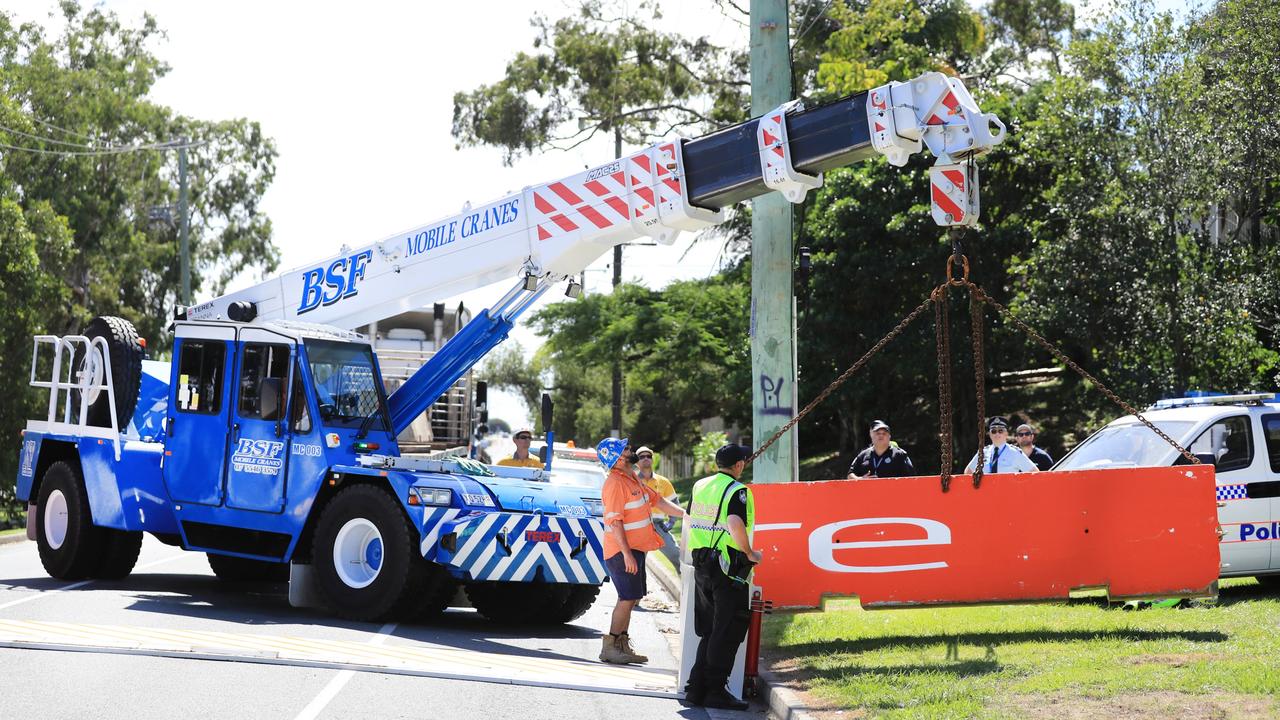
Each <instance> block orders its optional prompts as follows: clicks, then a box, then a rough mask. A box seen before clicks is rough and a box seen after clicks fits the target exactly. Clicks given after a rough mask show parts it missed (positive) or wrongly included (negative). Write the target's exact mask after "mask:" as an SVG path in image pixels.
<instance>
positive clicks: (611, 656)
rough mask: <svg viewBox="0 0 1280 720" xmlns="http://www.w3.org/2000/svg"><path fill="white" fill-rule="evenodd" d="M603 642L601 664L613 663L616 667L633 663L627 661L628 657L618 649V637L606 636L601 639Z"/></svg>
mask: <svg viewBox="0 0 1280 720" xmlns="http://www.w3.org/2000/svg"><path fill="white" fill-rule="evenodd" d="M600 639H601V640H602V641H603V642H602V644H601V646H600V662H607V663H612V664H614V665H626V664H627V663H629V662H631V661H630V660H628V659H627V655H626V654H625V653H623V652H622V649H621V648H619V647H618V636H617V635H609V634H605V636H604V637H602V638H600Z"/></svg>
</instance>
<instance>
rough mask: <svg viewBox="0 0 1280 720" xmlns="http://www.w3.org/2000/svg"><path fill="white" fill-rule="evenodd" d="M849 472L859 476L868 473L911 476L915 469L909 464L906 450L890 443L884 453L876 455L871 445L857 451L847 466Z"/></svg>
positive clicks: (881, 475)
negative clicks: (851, 462)
mask: <svg viewBox="0 0 1280 720" xmlns="http://www.w3.org/2000/svg"><path fill="white" fill-rule="evenodd" d="M849 474H850V475H857V476H859V477H862V476H866V475H868V474H869V475H871V477H879V478H891V477H911V476H912V475H915V474H916V469H915V467H914V466H912V465H911V457H910V456H908V455H907V451H906V450H903V449H902V448H900V447H895V446H893V445H890V446H889V449H888V451H886V452H885V454H883V455H877V454H876V449H875V447H874V446H873V447H869V448H867V449H866V450H863V451H862V452H860V453H858V456H857V457H855V458H854V459H853V464H852V465H850V466H849Z"/></svg>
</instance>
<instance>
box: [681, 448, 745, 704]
mask: <svg viewBox="0 0 1280 720" xmlns="http://www.w3.org/2000/svg"><path fill="white" fill-rule="evenodd" d="M749 457H751V449H750V448H747V447H743V446H742V445H725V446H723V447H721V448H720V449H719V450H717V451H716V467H718V468H719V469H720V472H718V473H716V474H715V475H712V476H711V477H707V478H703V479H701V480H699V481H698V482H697V484H695V485H694V486H693V494H692V497H691V498H690V500H689V512H688V513H687V516H686V518H685V523H686V524H687V525H688V527H689V540H688V543H689V550H690V552H691V554H692V556H693V569H694V590H695V593H694V603H693V628H694V632H696V633H697V634H698V652H697V655H696V656H695V659H694V662H693V670H691V671H690V673H689V684H688V685H686V686H685V700H686V701H687V702H688V703H689V704H691V705H698V706H702V707H711V708H726V709H732V710H744V709H746V707H747V703H745V702H743V701H742V700H739V699H738V698H736V697H734V696H733V695H732V694H730V693H729V690H728V689H727V688H726V687H725V683H727V682H728V680H729V673H730V672H732V670H733V660H734V658H735V657H736V656H737V654H738V646H739V645H741V644H742V640H743V639H744V638H745V637H746V636H747V626H748V625H749V624H750V620H751V609H750V599H749V590H750V587H751V570H752V568H754V567H755V566H756V564H757V563H759V562H760V559H761V554H760V552H759V551H758V550H753V549H751V531H752V529H753V527H754V525H755V516H756V508H755V499H754V498H753V497H752V496H751V489H750V488H748V487H747V486H746V485H744V484H742V483H741V482H739V481H738V478H739V477H741V476H742V471H743V470H745V469H746V466H747V463H746V460H747V458H749Z"/></svg>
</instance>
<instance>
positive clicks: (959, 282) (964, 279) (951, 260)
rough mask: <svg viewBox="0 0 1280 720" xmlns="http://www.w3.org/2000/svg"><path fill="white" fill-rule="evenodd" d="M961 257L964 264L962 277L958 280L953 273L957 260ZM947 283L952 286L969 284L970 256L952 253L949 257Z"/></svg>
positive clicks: (960, 259)
mask: <svg viewBox="0 0 1280 720" xmlns="http://www.w3.org/2000/svg"><path fill="white" fill-rule="evenodd" d="M957 259H959V261H960V263H961V265H962V266H963V267H962V269H961V272H962V273H963V275H962V277H961V278H960V279H959V280H957V279H955V278H954V277H953V276H952V275H953V273H952V269H953V268H954V267H955V264H956V260H957ZM947 284H948V285H950V286H952V287H963V286H965V285H968V284H969V258H968V257H967V256H965V255H951V256H949V257H947Z"/></svg>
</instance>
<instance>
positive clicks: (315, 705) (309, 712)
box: [293, 623, 396, 720]
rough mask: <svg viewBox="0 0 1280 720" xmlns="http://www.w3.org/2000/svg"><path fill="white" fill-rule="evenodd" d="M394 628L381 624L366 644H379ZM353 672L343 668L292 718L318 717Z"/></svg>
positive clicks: (310, 718) (392, 624)
mask: <svg viewBox="0 0 1280 720" xmlns="http://www.w3.org/2000/svg"><path fill="white" fill-rule="evenodd" d="M395 629H396V624H395V623H387V624H386V625H383V626H382V629H380V630H378V634H377V635H374V636H373V639H372V640H370V641H369V642H368V644H369V645H381V644H382V643H383V642H384V641H385V640H386V639H387V637H388V636H389V635H391V633H392V632H394V631H395ZM355 674H356V672H355V671H354V670H343V671H341V672H339V673H338V674H337V675H336V676H335V677H334V678H333V679H332V680H330V681H329V684H328V685H325V686H324V689H323V690H321V691H320V694H319V695H316V696H315V698H313V699H312V700H311V702H310V703H308V704H307V706H306V707H305V708H303V709H302V712H300V713H298V716H297V717H295V718H294V719H293V720H315V718H317V717H320V711H322V710H324V709H325V707H326V706H327V705H328V704H329V703H330V702H331V701H332V700H333V699H334V698H335V697H337V695H338V693H340V692H342V688H344V687H346V685H347V682H348V681H350V680H351V676H352V675H355Z"/></svg>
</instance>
